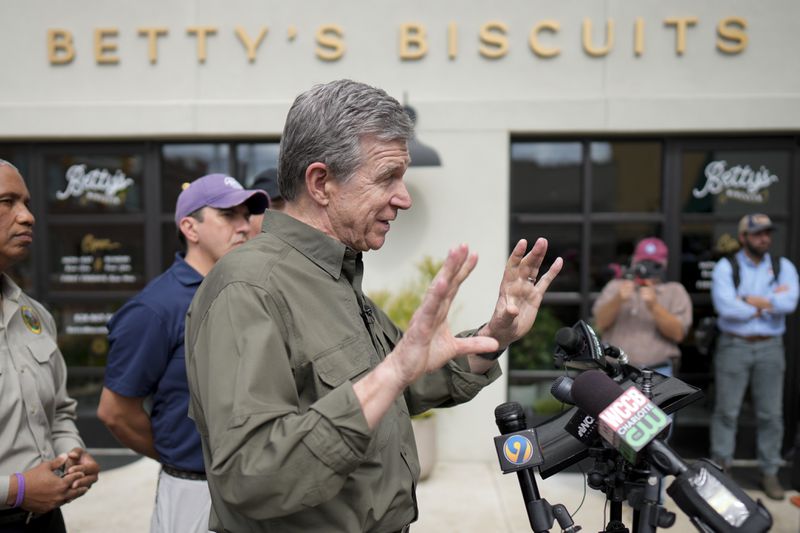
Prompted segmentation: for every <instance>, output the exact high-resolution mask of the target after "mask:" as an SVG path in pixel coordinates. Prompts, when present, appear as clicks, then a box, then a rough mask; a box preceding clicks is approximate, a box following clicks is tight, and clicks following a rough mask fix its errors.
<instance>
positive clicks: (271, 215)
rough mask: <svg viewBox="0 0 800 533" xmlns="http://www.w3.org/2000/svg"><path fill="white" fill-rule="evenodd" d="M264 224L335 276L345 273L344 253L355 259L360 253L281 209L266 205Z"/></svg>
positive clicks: (337, 277)
mask: <svg viewBox="0 0 800 533" xmlns="http://www.w3.org/2000/svg"><path fill="white" fill-rule="evenodd" d="M263 227H264V228H266V229H265V231H266V232H267V233H270V234H272V235H274V236H275V237H277V238H279V239H280V240H282V241H283V242H285V243H286V244H288V245H289V246H291V247H292V248H294V249H295V250H297V251H298V252H300V253H301V254H303V255H304V256H305V257H306V258H308V260H309V261H311V262H313V263H314V264H316V265H317V266H318V267H320V268H321V269H322V270H324V271H325V272H327V273H328V274H330V276H331V277H333V278H334V279H339V277H340V276H341V274H342V267H343V263H344V261H345V254H347V257H348V259H349V260H352V261H355V259H356V257H360V256H361V254H360V253H357V252H355V251H354V250H351V249H348V248H347V246H345V245H344V244H343V243H341V242H340V241H337V240H336V239H334V238H332V237H330V236H328V235H326V234H324V233H323V232H321V231H320V230H318V229H316V228H314V227H312V226H309V225H308V224H305V223H303V222H301V221H299V220H297V219H296V218H294V217H291V216H289V215H287V214H285V213H281V212H280V211H272V210H270V209H267V210H266V211H265V212H264V226H263ZM353 268H355V267H353Z"/></svg>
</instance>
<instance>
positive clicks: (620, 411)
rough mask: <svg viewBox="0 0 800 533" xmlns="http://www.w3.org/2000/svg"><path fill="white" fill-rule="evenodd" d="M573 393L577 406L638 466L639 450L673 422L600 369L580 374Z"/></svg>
mask: <svg viewBox="0 0 800 533" xmlns="http://www.w3.org/2000/svg"><path fill="white" fill-rule="evenodd" d="M571 392H572V397H573V398H574V399H575V404H576V405H577V406H578V407H579V408H580V409H582V410H583V411H586V413H587V414H589V415H590V416H593V417H594V418H596V419H597V420H598V432H599V433H600V436H602V437H603V439H605V440H606V441H608V442H609V444H611V445H612V446H613V447H614V448H615V449H616V450H617V451H619V453H620V455H622V457H624V458H625V459H626V460H627V461H628V462H629V463H634V464H635V463H636V461H637V454H638V452H639V450H641V449H642V448H644V447H645V446H647V445H648V444H649V443H650V442H651V441H653V439H655V438H656V436H657V435H658V434H659V433H661V431H663V430H664V429H665V428H666V427H667V426H669V424H670V423H671V421H670V419H669V417H668V416H667V415H666V413H664V411H662V410H661V409H660V408H659V407H658V406H657V405H656V404H654V403H653V402H651V401H650V400H649V399H647V397H646V396H645V395H644V394H642V393H641V391H639V389H637V388H636V387H634V386H631V387H629V388H628V389H627V390H623V389H622V387H620V386H619V385H618V384H617V383H615V382H614V381H613V380H612V379H611V378H609V377H608V376H606V374H605V373H604V372H601V371H599V370H590V371H587V372H584V373H582V374H580V375H579V376H578V377H577V378H575V382H574V384H573V386H572V390H571Z"/></svg>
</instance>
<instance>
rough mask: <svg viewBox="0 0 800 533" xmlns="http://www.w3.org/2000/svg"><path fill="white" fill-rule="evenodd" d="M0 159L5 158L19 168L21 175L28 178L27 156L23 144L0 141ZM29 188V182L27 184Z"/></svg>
mask: <svg viewBox="0 0 800 533" xmlns="http://www.w3.org/2000/svg"><path fill="white" fill-rule="evenodd" d="M0 159H5V160H6V161H8V162H9V163H11V164H12V165H14V166H15V167H17V169H18V170H19V173H20V174H22V177H23V178H25V180H26V181H27V180H28V157H27V150H26V149H25V147H24V146H20V145H17V144H2V143H0ZM28 188H30V183H29V184H28Z"/></svg>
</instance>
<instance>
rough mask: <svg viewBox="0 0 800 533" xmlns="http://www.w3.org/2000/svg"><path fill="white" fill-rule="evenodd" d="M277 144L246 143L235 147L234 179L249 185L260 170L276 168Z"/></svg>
mask: <svg viewBox="0 0 800 533" xmlns="http://www.w3.org/2000/svg"><path fill="white" fill-rule="evenodd" d="M278 151H279V145H278V143H277V142H274V143H246V144H239V145H237V147H236V176H235V177H236V179H238V180H239V181H240V182H241V183H242V184H243V185H244V186H245V187H251V186H252V185H253V181H254V179H255V177H256V176H257V175H258V174H260V173H261V172H263V171H265V170H267V169H270V168H278Z"/></svg>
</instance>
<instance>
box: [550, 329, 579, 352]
mask: <svg viewBox="0 0 800 533" xmlns="http://www.w3.org/2000/svg"><path fill="white" fill-rule="evenodd" d="M555 340H556V344H557V345H558V346H560V347H561V349H563V350H564V353H566V354H567V355H577V354H578V353H579V352H580V351H581V349H582V348H583V339H582V338H581V336H580V335H579V334H578V333H577V332H576V331H575V330H574V329H572V328H567V327H565V328H561V329H559V330H558V331H556V337H555Z"/></svg>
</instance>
